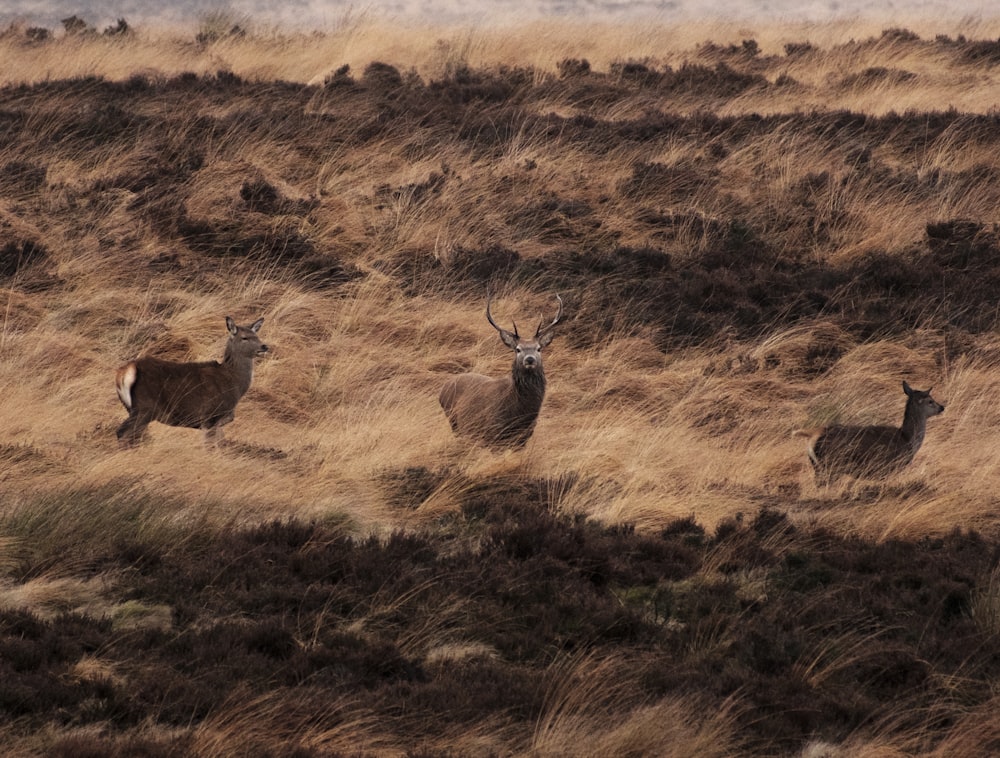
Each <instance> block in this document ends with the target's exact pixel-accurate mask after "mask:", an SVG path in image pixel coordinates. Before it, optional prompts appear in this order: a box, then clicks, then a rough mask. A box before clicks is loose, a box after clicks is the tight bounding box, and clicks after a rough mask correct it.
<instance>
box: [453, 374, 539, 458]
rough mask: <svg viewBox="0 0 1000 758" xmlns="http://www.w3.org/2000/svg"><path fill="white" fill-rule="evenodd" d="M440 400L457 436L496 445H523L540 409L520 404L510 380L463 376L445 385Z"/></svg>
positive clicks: (476, 375) (474, 375)
mask: <svg viewBox="0 0 1000 758" xmlns="http://www.w3.org/2000/svg"><path fill="white" fill-rule="evenodd" d="M438 400H439V401H440V403H441V407H442V408H443V409H444V412H445V415H446V416H447V417H448V421H449V422H450V423H451V428H452V429H453V430H454V431H455V432H456V433H457V434H461V435H464V436H468V437H472V438H474V439H478V440H480V441H482V442H485V443H487V444H493V445H515V446H516V445H523V444H524V443H525V442H526V441H527V439H528V437H530V436H531V431H532V429H533V428H534V425H535V419H536V418H537V416H538V408H537V407H534V408H527V409H525V408H524V407H523V404H522V403H519V402H518V401H517V398H516V397H515V396H514V391H513V381H512V380H511V378H510V377H497V378H493V377H489V376H484V375H483V374H461V375H459V376H456V377H453V378H452V379H449V380H448V381H447V382H445V385H444V387H443V388H442V389H441V394H440V396H439V397H438Z"/></svg>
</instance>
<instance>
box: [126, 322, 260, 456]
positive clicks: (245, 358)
mask: <svg viewBox="0 0 1000 758" xmlns="http://www.w3.org/2000/svg"><path fill="white" fill-rule="evenodd" d="M263 322H264V319H259V320H257V321H256V322H254V323H253V324H251V325H250V326H237V325H236V323H235V322H234V321H233V320H232V319H231V318H229V317H228V316H227V317H226V326H227V328H228V329H229V341H228V342H227V343H226V352H225V356H224V358H223V359H222V362H221V363H219V362H218V361H204V362H197V363H178V362H175V361H165V360H162V359H160V358H153V357H144V358H138V359H136V360H134V361H130V362H129V363H126V364H125V365H124V366H122V367H120V368H119V369H118V371H117V373H116V374H115V387H116V388H117V390H118V397H119V399H120V400H121V401H122V405H124V406H125V409H126V410H127V411H128V418H127V419H125V421H124V422H123V423H122V424H121V426H119V427H118V432H117V434H118V439H119V440H120V441H121V443H122V444H123V445H134V444H135V443H137V442H138V441H139V440H140V439H142V436H143V434H144V433H145V431H146V427H147V426H149V424H150V423H151V422H153V421H158V422H160V423H161V424H167V425H168V426H182V427H190V428H193V429H201V430H203V431H204V432H205V437H206V441H218V440H219V439H221V434H222V427H223V426H225V425H226V424H228V423H229V422H231V421H232V420H233V418H234V417H235V411H236V404H237V403H238V402H239V401H240V398H242V397H243V395H244V394H246V391H247V390H248V389H250V382H251V381H252V380H253V362H254V358H256V357H257V356H258V355H263V354H264V353H266V352H267V350H268V347H267V345H265V344H263V343H262V342H261V341H260V338H259V337H258V336H257V330H258V329H260V326H261V324H262V323H263Z"/></svg>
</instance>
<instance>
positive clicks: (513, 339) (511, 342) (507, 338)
mask: <svg viewBox="0 0 1000 758" xmlns="http://www.w3.org/2000/svg"><path fill="white" fill-rule="evenodd" d="M500 339H502V340H503V344H505V345H506V346H507V347H509V348H510V349H511V350H513V349H514V348H515V347H517V343H518V339H517V335H516V334H512V333H510V332H508V331H507V330H506V329H501V330H500Z"/></svg>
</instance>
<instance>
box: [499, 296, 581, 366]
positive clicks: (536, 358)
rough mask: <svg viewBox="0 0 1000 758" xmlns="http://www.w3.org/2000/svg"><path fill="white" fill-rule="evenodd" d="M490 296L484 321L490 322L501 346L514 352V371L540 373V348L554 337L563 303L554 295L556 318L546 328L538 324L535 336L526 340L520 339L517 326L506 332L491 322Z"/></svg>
mask: <svg viewBox="0 0 1000 758" xmlns="http://www.w3.org/2000/svg"><path fill="white" fill-rule="evenodd" d="M492 299H493V298H492V296H490V297H487V299H486V319H487V320H488V321H489V322H490V324H491V325H492V326H493V328H494V329H496V330H497V331H498V332H500V339H501V340H503V344H505V345H506V346H507V347H509V348H510V349H511V350H513V351H514V370H515V371H524V372H528V373H530V372H535V371H537V372H541V370H542V348H544V347H546V346H547V345H548V344H549V343H550V342H551V341H552V338H553V337H554V336H555V333H554V332H553V331H552V330H553V328H554V327H555V325H556V324H558V323H559V319H560V318H562V312H563V301H562V298H561V297H559V295H556V300H558V301H559V312H558V313H556V317H555V318H554V319H552V322H551V323H550V324H548V325H547V326H543V324H544V321H540V322H539V323H538V329H536V330H535V336H534V337H531V338H528V337H522V336H521V335H520V334H518V333H517V324H514V331H512V332H511V331H508V330H507V329H504V328H503V327H500V326H497V323H496V322H495V321H494V320H493V316H492V315H491V314H490V303H491V301H492Z"/></svg>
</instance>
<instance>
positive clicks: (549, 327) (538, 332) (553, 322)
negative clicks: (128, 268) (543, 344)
mask: <svg viewBox="0 0 1000 758" xmlns="http://www.w3.org/2000/svg"><path fill="white" fill-rule="evenodd" d="M556 300H558V301H559V312H558V313H557V314H556V317H555V318H554V319H552V323H551V324H549V325H548V326H546V327H545V328H544V329H543V328H542V322H541V321H539V322H538V330H537V331H536V332H535V339H538V338H539V337H541V336H542V335H543V334H545V333H546V332H548V331H550V330H551V329H552V327H554V326H555V325H556V324H558V323H559V319H561V318H562V312H563V301H562V298H561V297H559V295H556ZM491 323H492V322H491Z"/></svg>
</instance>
